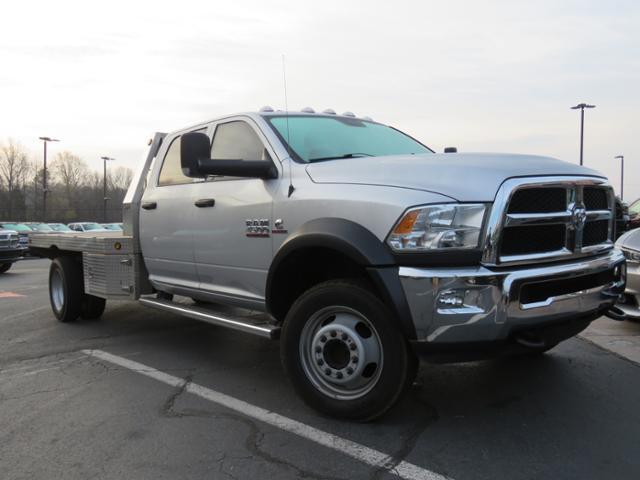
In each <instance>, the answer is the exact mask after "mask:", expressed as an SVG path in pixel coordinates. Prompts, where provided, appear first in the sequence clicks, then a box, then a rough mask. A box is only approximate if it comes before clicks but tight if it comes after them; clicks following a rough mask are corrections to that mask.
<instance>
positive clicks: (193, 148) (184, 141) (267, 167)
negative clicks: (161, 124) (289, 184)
mask: <svg viewBox="0 0 640 480" xmlns="http://www.w3.org/2000/svg"><path fill="white" fill-rule="evenodd" d="M210 149H211V144H210V143H209V137H208V136H207V135H206V134H205V133H200V132H190V133H185V134H184V135H182V137H181V138H180V165H181V167H182V173H184V174H185V175H186V176H187V177H191V178H204V177H207V176H209V175H223V176H229V177H249V178H265V179H267V178H278V171H277V170H276V167H275V166H274V165H273V163H272V162H271V161H270V160H221V159H220V160H218V159H216V160H212V159H211V158H210V157H211V153H210Z"/></svg>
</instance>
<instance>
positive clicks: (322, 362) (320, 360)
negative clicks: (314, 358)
mask: <svg viewBox="0 0 640 480" xmlns="http://www.w3.org/2000/svg"><path fill="white" fill-rule="evenodd" d="M318 365H319V366H322V365H324V360H322V359H321V358H319V359H318Z"/></svg>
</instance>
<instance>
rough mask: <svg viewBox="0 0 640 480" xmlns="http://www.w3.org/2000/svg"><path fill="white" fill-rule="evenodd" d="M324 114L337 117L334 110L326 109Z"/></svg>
mask: <svg viewBox="0 0 640 480" xmlns="http://www.w3.org/2000/svg"><path fill="white" fill-rule="evenodd" d="M322 113H326V114H327V115H335V114H336V111H335V110H334V109H333V108H326V109H324V110H323V111H322Z"/></svg>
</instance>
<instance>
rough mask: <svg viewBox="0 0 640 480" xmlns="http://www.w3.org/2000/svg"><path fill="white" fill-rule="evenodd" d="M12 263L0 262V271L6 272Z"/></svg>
mask: <svg viewBox="0 0 640 480" xmlns="http://www.w3.org/2000/svg"><path fill="white" fill-rule="evenodd" d="M11 265H13V264H12V263H0V273H5V272H8V271H9V269H10V268H11Z"/></svg>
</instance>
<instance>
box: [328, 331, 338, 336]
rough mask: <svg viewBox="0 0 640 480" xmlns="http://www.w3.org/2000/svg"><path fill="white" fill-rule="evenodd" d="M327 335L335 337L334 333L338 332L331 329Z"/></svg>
mask: <svg viewBox="0 0 640 480" xmlns="http://www.w3.org/2000/svg"><path fill="white" fill-rule="evenodd" d="M329 335H331V336H332V337H335V336H336V335H338V333H337V332H336V331H335V330H331V333H330V334H329Z"/></svg>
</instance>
